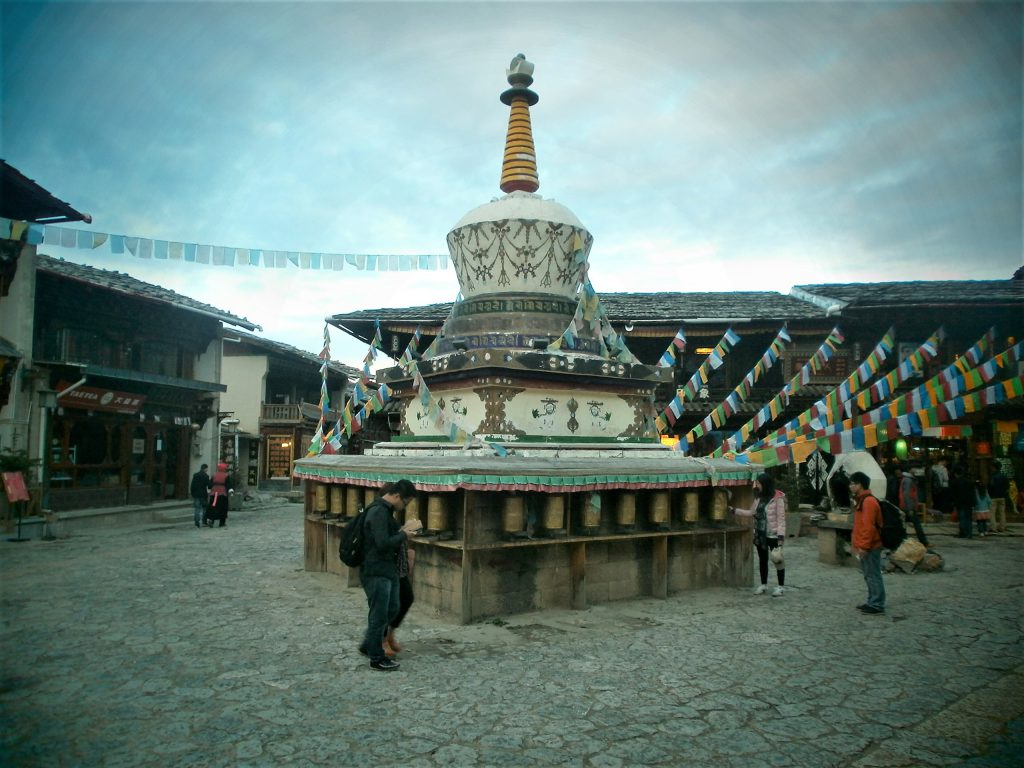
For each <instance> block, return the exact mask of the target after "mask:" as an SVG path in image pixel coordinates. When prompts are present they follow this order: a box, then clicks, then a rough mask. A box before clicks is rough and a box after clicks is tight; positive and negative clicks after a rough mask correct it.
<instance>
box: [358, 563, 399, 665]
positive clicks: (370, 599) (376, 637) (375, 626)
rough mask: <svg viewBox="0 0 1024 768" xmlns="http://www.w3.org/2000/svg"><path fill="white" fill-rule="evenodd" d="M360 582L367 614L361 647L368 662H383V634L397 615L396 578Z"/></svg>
mask: <svg viewBox="0 0 1024 768" xmlns="http://www.w3.org/2000/svg"><path fill="white" fill-rule="evenodd" d="M362 582H363V592H365V593H366V603H367V605H369V613H368V615H367V619H366V635H365V636H364V637H363V644H362V646H361V647H362V649H363V650H365V651H366V655H367V656H369V657H370V661H383V660H384V659H385V658H386V656H385V655H384V632H385V631H387V628H388V624H390V623H391V621H392V620H393V619H394V618H395V616H397V615H398V605H399V603H398V577H397V576H395V577H394V578H389V577H387V576H363V577H362Z"/></svg>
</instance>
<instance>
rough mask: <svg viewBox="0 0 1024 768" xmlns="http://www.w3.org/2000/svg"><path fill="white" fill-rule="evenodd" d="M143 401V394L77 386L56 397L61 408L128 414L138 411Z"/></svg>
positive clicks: (144, 397)
mask: <svg viewBox="0 0 1024 768" xmlns="http://www.w3.org/2000/svg"><path fill="white" fill-rule="evenodd" d="M65 386H66V385H65ZM145 402H146V396H145V395H137V394H135V393H134V392H119V391H117V390H116V389H99V388H97V387H77V388H75V389H73V390H71V391H70V392H68V393H66V394H64V395H61V396H60V397H59V398H57V405H58V406H60V407H62V408H84V409H86V410H89V411H109V412H112V413H128V414H134V413H138V412H139V409H140V408H141V407H142V405H143V403H145Z"/></svg>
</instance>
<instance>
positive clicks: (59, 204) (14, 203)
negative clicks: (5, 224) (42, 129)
mask: <svg viewBox="0 0 1024 768" xmlns="http://www.w3.org/2000/svg"><path fill="white" fill-rule="evenodd" d="M0 216H4V217H5V218H8V219H20V220H22V221H38V222H47V223H51V224H52V223H57V222H62V221H85V222H91V221H92V217H91V216H90V215H89V214H87V213H80V212H79V211H76V210H75V209H74V208H72V207H71V206H70V205H68V204H67V203H65V202H64V201H63V200H61V199H59V198H57V197H54V196H53V194H51V193H50V191H49V190H47V189H44V188H43V187H42V186H40V185H39V184H38V183H37V182H35V181H33V180H32V179H30V178H29V177H28V176H26V175H25V174H23V173H22V172H21V171H19V170H18V169H17V168H15V167H14V166H13V165H8V164H7V162H5V161H4V160H0Z"/></svg>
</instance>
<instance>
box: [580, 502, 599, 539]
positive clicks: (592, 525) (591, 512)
mask: <svg viewBox="0 0 1024 768" xmlns="http://www.w3.org/2000/svg"><path fill="white" fill-rule="evenodd" d="M600 528H601V495H600V494H599V493H592V494H590V495H589V497H588V498H587V501H586V503H585V504H584V505H583V532H584V533H586V534H590V535H593V534H595V533H597V532H598V530H599V529H600Z"/></svg>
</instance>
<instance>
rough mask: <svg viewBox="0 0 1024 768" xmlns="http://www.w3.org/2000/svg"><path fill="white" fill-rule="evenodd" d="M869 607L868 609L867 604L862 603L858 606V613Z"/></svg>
mask: <svg viewBox="0 0 1024 768" xmlns="http://www.w3.org/2000/svg"><path fill="white" fill-rule="evenodd" d="M867 607H868V604H867V603H861V604H860V605H858V606H857V610H858V611H863V610H864V609H865V608H867Z"/></svg>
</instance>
